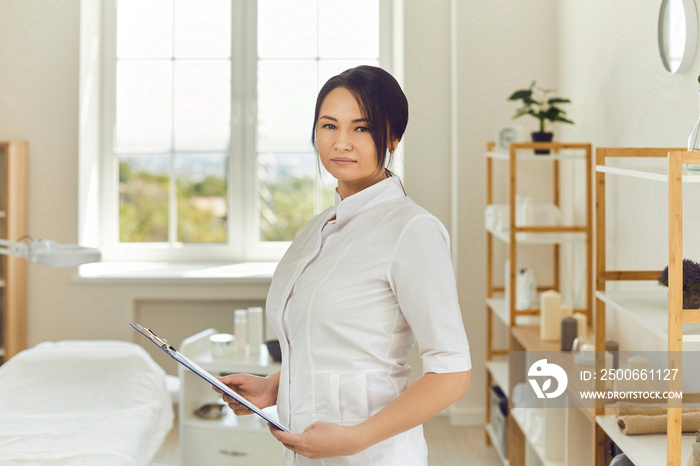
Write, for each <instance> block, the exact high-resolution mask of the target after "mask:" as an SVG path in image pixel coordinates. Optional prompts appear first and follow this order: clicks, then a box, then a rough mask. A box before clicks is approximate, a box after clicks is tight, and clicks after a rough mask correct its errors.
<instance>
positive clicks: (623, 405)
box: [615, 401, 700, 416]
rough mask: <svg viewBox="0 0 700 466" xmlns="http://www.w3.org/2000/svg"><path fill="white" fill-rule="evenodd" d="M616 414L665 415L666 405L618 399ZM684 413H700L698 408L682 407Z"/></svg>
mask: <svg viewBox="0 0 700 466" xmlns="http://www.w3.org/2000/svg"><path fill="white" fill-rule="evenodd" d="M615 410H616V414H617V416H665V415H666V413H667V412H668V407H667V406H666V405H664V404H658V403H657V404H645V403H629V402H624V401H618V402H617V403H615ZM685 413H700V408H683V414H685Z"/></svg>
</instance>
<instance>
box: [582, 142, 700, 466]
mask: <svg viewBox="0 0 700 466" xmlns="http://www.w3.org/2000/svg"><path fill="white" fill-rule="evenodd" d="M619 161H624V162H625V163H623V164H622V165H624V166H615V164H616V162H619ZM698 162H700V152H687V151H684V150H683V149H664V148H597V149H596V244H597V247H596V294H595V296H596V323H595V325H596V328H595V335H596V351H604V350H605V341H606V312H607V310H611V311H613V312H616V313H617V314H618V315H619V316H621V317H622V318H626V319H629V320H630V321H633V322H635V323H636V324H638V325H640V326H642V327H643V328H644V329H646V330H647V331H648V332H649V333H651V334H652V335H654V336H656V337H658V338H659V342H661V343H662V344H664V343H665V344H667V345H668V350H669V368H670V369H673V368H679V366H680V363H679V358H676V357H674V356H672V355H673V354H674V352H675V354H679V352H680V351H682V350H683V344H684V343H694V342H700V311H698V310H689V309H683V305H682V288H681V287H682V258H683V239H682V231H683V230H682V225H683V206H682V200H683V197H682V185H683V184H686V183H700V176H699V175H695V174H690V173H688V171H687V169H686V167H684V165H685V164H689V163H698ZM618 165H619V164H618ZM609 175H612V176H622V177H627V178H636V179H640V180H652V181H657V182H661V183H664V184H667V185H668V191H669V199H668V202H669V204H668V206H669V207H668V211H669V212H668V218H669V234H668V237H669V244H668V253H669V260H668V264H669V285H670V286H669V288H668V292H666V291H665V290H650V291H632V292H630V291H606V284H607V283H608V282H614V281H647V280H648V281H652V280H656V277H658V275H659V273H660V270H608V268H607V257H606V176H609ZM635 349H638V348H635ZM621 350H623V351H624V350H625V349H624V348H621ZM680 380H681V377H679V378H678V381H677V382H676V383H675V384H674V383H672V384H671V386H670V387H669V388H668V389H669V390H681V389H682V387H681V386H680V385H679V384H680ZM686 395H691V394H687V393H684V398H685V396H686ZM669 406H670V407H671V406H675V405H672V404H669ZM680 412H681V410H680V409H670V410H669V412H668V424H667V426H668V427H667V435H637V436H629V435H624V434H622V433H621V432H620V430H619V428H618V427H617V423H616V421H615V416H614V415H612V414H606V413H605V410H604V407H602V406H599V407H598V408H596V424H597V425H598V426H599V429H596V445H597V446H598V448H597V450H596V465H603V464H605V460H606V452H605V451H603V449H602V448H603V446H604V445H605V441H604V439H603V438H600V437H601V436H602V435H605V436H607V437H608V438H609V439H611V440H612V441H613V442H615V444H617V446H618V447H619V448H620V449H621V450H622V451H623V452H624V453H625V454H626V455H627V457H628V458H629V459H630V460H631V461H632V462H633V463H634V464H635V465H637V466H646V465H658V464H673V465H676V464H682V462H685V461H686V460H687V459H688V457H689V455H690V448H691V445H692V443H693V442H694V437H690V438H683V437H682V435H681V431H680V424H681V419H680V416H681V414H680Z"/></svg>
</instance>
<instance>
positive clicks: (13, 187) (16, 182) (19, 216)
mask: <svg viewBox="0 0 700 466" xmlns="http://www.w3.org/2000/svg"><path fill="white" fill-rule="evenodd" d="M27 157H28V144H27V143H26V142H25V141H0V170H2V172H1V173H0V238H3V239H9V240H11V241H14V240H18V239H20V238H21V237H22V236H24V235H26V234H27V179H28V177H27V174H28V159H27ZM0 293H1V294H2V297H1V299H0V306H2V308H0V324H1V326H2V329H1V332H0V335H2V341H0V363H2V362H3V361H7V360H8V359H10V358H11V357H12V356H14V355H15V354H17V353H18V352H20V351H22V350H23V349H25V348H26V347H27V261H26V260H24V259H21V258H17V257H11V256H6V255H2V256H0Z"/></svg>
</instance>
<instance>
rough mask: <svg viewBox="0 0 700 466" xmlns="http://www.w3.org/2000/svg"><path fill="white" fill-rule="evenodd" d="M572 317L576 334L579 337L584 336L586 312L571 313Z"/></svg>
mask: <svg viewBox="0 0 700 466" xmlns="http://www.w3.org/2000/svg"><path fill="white" fill-rule="evenodd" d="M572 317H573V318H574V319H576V330H577V332H576V336H578V337H579V338H581V337H585V336H586V329H587V328H588V318H587V317H586V314H581V313H580V312H577V313H575V314H574V315H572Z"/></svg>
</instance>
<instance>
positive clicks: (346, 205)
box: [335, 176, 406, 222]
mask: <svg viewBox="0 0 700 466" xmlns="http://www.w3.org/2000/svg"><path fill="white" fill-rule="evenodd" d="M405 195H406V194H405V193H404V189H403V185H402V184H401V180H400V179H399V177H398V176H390V177H389V178H386V179H385V180H382V181H380V182H379V183H375V184H373V185H372V186H370V187H368V188H365V189H363V190H362V191H360V192H359V193H356V194H353V195H352V196H348V197H346V198H345V199H340V195H339V194H338V190H337V189H336V191H335V218H336V220H337V221H339V222H342V221H344V220H347V219H349V218H351V217H353V216H355V215H357V214H359V213H360V212H362V211H364V210H367V209H369V208H370V207H372V206H374V205H377V204H379V203H382V202H386V201H388V200H391V199H396V198H398V197H403V196H405Z"/></svg>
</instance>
